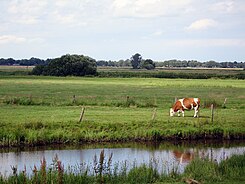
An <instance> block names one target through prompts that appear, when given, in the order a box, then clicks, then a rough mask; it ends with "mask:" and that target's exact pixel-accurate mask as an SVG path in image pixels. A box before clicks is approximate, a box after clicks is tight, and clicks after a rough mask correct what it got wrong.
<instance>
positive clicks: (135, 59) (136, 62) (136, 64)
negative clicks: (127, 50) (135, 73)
mask: <svg viewBox="0 0 245 184" xmlns="http://www.w3.org/2000/svg"><path fill="white" fill-rule="evenodd" d="M130 60H131V64H132V67H133V69H139V68H140V63H141V61H142V57H141V55H140V54H139V53H136V54H135V55H133V56H132V57H131V59H130Z"/></svg>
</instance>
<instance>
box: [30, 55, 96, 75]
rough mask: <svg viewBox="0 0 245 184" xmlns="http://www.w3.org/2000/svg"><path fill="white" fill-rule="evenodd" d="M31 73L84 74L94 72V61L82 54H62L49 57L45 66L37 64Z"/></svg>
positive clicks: (93, 73) (92, 73)
mask: <svg viewBox="0 0 245 184" xmlns="http://www.w3.org/2000/svg"><path fill="white" fill-rule="evenodd" d="M32 74H33V75H51V76H68V75H73V76H86V75H95V74H96V61H95V60H94V59H92V58H90V57H87V56H83V55H69V54H67V55H64V56H61V57H60V58H55V59H51V60H50V61H49V63H48V65H46V66H37V67H36V68H34V69H33V71H32Z"/></svg>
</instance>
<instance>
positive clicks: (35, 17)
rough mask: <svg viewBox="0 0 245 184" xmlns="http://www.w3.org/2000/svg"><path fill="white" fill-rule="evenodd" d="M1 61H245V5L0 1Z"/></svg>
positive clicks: (223, 0)
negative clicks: (135, 57) (68, 56)
mask: <svg viewBox="0 0 245 184" xmlns="http://www.w3.org/2000/svg"><path fill="white" fill-rule="evenodd" d="M0 24H1V26H0V58H9V57H12V58H14V59H23V58H26V59H28V58H30V57H37V58H42V59H47V58H54V57H60V56H61V55H64V54H83V55H87V56H90V57H92V58H94V59H96V60H120V59H123V60H125V59H128V58H130V57H131V56H132V55H133V54H135V53H140V54H141V55H142V57H143V58H144V59H153V60H154V61H164V60H168V59H180V60H184V59H186V60H191V59H194V60H199V61H208V60H215V61H243V62H244V61H245V1H244V0H0Z"/></svg>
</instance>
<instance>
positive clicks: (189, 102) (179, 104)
mask: <svg viewBox="0 0 245 184" xmlns="http://www.w3.org/2000/svg"><path fill="white" fill-rule="evenodd" d="M199 107H200V99H199V98H182V99H178V100H177V101H176V102H175V104H174V105H173V106H172V108H171V109H170V116H174V114H175V113H176V112H178V116H180V112H182V115H183V117H184V116H185V110H192V109H194V111H195V114H194V118H195V117H198V111H199Z"/></svg>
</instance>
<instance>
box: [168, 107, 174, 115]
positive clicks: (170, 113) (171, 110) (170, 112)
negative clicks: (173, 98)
mask: <svg viewBox="0 0 245 184" xmlns="http://www.w3.org/2000/svg"><path fill="white" fill-rule="evenodd" d="M174 114H175V112H174V109H173V108H171V109H170V111H169V115H170V116H171V117H172V116H174Z"/></svg>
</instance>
